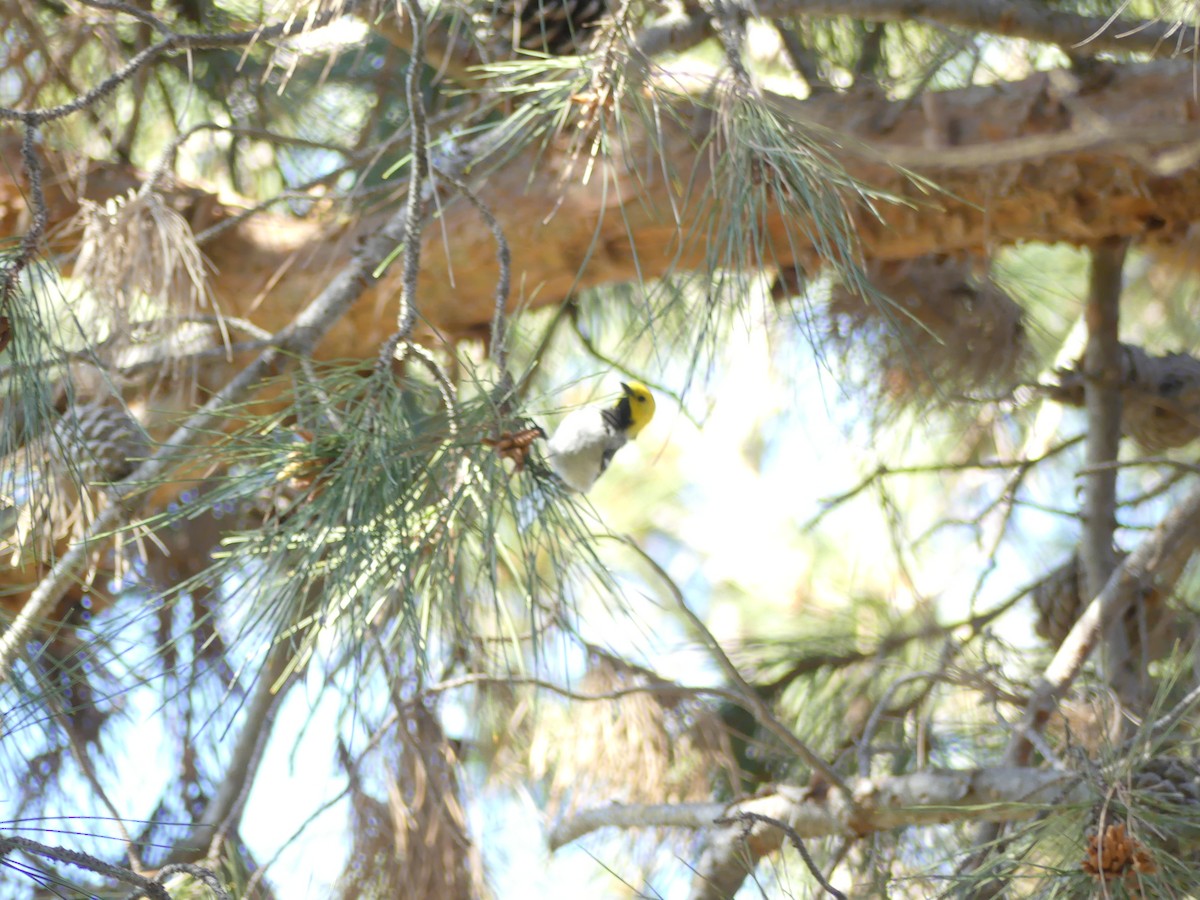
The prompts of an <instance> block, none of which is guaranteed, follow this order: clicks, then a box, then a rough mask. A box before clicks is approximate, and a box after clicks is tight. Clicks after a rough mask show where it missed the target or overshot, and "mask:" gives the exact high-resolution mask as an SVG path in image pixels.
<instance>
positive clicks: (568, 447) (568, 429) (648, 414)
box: [546, 381, 654, 494]
mask: <svg viewBox="0 0 1200 900" xmlns="http://www.w3.org/2000/svg"><path fill="white" fill-rule="evenodd" d="M652 418H654V395H653V394H651V393H650V389H649V388H648V387H646V386H645V385H644V384H642V383H641V382H640V381H631V382H628V383H626V382H622V383H621V397H620V399H618V400H617V402H616V403H615V404H614V405H612V406H609V407H600V406H585V407H583V408H582V409H577V410H575V411H574V412H572V413H570V414H569V415H568V416H567V417H566V418H565V419H563V420H562V424H560V425H559V426H558V428H557V429H556V430H555V432H554V436H553V437H552V438H550V440H549V442H548V443H547V445H546V449H547V453H546V458H547V461H548V462H549V463H550V468H551V469H553V470H554V472H555V474H556V475H558V477H559V478H560V479H561V480H562V481H563V483H564V484H566V485H567V487H569V488H571V489H572V490H576V491H579V492H580V493H581V494H582V493H586V492H587V491H588V490H589V489H590V488H591V486H592V485H593V484H595V483H596V479H597V478H599V477H600V476H601V475H603V474H604V470H605V469H607V468H608V464H609V463H610V462H611V461H612V458H613V454H615V453H616V452H617V451H618V450H620V449H621V448H622V447H623V446H625V444H626V442H628V441H629V440H630V439H632V438H635V437H637V436H638V433H639V432H641V430H642V429H643V428H645V427H646V425H647V424H649V422H650V420H651V419H652Z"/></svg>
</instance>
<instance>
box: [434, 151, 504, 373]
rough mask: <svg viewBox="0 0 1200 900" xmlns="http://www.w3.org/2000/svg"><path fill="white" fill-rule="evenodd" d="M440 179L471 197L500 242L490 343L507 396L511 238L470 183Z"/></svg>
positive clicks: (443, 174) (444, 174)
mask: <svg viewBox="0 0 1200 900" xmlns="http://www.w3.org/2000/svg"><path fill="white" fill-rule="evenodd" d="M435 172H436V174H437V176H438V178H440V179H441V180H443V181H445V182H447V183H448V184H450V185H452V186H453V187H454V189H455V190H456V191H458V192H459V193H460V194H462V195H463V196H464V197H466V198H467V201H468V202H469V203H470V204H471V205H472V206H474V207H475V209H476V210H478V211H479V215H480V217H482V219H483V220H484V221H485V222H486V223H487V226H488V228H489V229H491V232H492V237H493V238H495V240H496V263H497V265H498V266H499V269H500V272H499V275H498V276H497V278H496V305H495V310H494V311H493V313H492V334H491V339H490V341H489V343H490V347H489V350H490V352H491V354H492V359H493V360H495V362H496V368H497V369H499V370H500V381H501V384H502V385H504V392H505V394H507V393H508V390H509V388H510V385H508V384H507V382H508V380H509V374H508V335H507V327H508V320H507V313H508V295H509V293H510V292H511V283H512V274H511V273H512V251H511V250H509V247H508V239H507V238H505V237H504V229H503V228H502V227H501V225H500V222H499V220H498V219H497V218H496V217H495V215H493V214H492V211H491V209H489V208H488V205H487V204H486V203H484V202H483V201H482V200H481V199H479V197H478V195H476V194H475V192H474V191H472V190H471V189H470V188H469V187H467V185H466V183H465V182H463V181H461V180H460V179H458V178H457V177H456V176H455V175H453V174H451V173H449V172H445V171H443V170H441V169H436V170H435Z"/></svg>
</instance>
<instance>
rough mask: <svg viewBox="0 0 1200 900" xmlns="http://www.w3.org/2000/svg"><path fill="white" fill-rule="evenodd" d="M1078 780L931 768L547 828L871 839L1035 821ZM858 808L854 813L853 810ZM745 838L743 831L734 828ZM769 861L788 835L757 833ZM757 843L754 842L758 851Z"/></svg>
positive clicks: (634, 809) (609, 811)
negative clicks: (732, 821)
mask: <svg viewBox="0 0 1200 900" xmlns="http://www.w3.org/2000/svg"><path fill="white" fill-rule="evenodd" d="M1080 785H1081V782H1080V781H1079V777H1078V776H1077V775H1074V774H1072V773H1064V772H1056V771H1046V770H1044V769H1033V768H1018V767H1003V766H1002V767H995V768H989V769H930V770H927V771H924V772H917V773H914V774H911V775H895V776H885V777H880V778H874V779H860V780H858V781H856V782H854V783H853V796H847V795H845V794H844V793H843V792H842V791H840V790H839V789H838V788H836V787H835V788H831V789H830V790H829V791H828V792H827V793H823V794H817V793H814V792H812V791H810V790H809V789H807V788H798V787H791V786H787V785H781V786H780V787H779V789H778V790H777V792H776V793H774V794H770V795H767V796H765V797H755V798H753V799H750V800H743V801H739V802H737V803H731V804H724V803H681V804H655V805H650V806H643V805H638V804H619V805H612V806H602V807H595V808H593V809H587V810H583V811H581V812H579V813H576V814H574V815H572V816H569V817H568V818H566V819H564V820H563V821H561V822H559V823H558V824H557V825H555V826H554V828H552V829H551V830H550V835H549V843H550V848H551V849H552V850H557V849H558V848H560V847H563V846H565V845H567V844H569V843H572V842H573V841H577V840H579V839H580V838H581V837H583V836H585V835H587V834H590V833H592V832H593V831H597V830H599V829H601V828H622V829H632V828H656V827H666V828H688V829H693V830H697V829H705V828H711V827H712V826H713V824H714V822H715V821H716V820H717V819H718V818H721V817H723V816H724V817H729V818H734V817H736V816H737V815H738V814H739V813H742V812H752V813H757V814H759V815H763V816H768V817H770V818H773V819H778V820H779V821H781V822H786V823H787V824H788V825H789V826H790V827H791V828H793V829H795V831H796V833H797V834H798V835H800V837H802V838H820V837H830V836H833V835H845V834H858V835H864V834H872V833H874V832H878V831H889V830H891V829H893V828H905V827H913V826H924V825H935V824H944V823H947V822H962V821H984V820H986V821H994V822H1011V821H1017V820H1020V819H1028V818H1032V817H1033V816H1034V815H1036V814H1037V812H1038V805H1039V804H1044V803H1048V802H1051V801H1055V802H1058V803H1063V802H1070V801H1071V800H1072V799H1082V798H1079V797H1075V796H1074V795H1075V794H1076V793H1078V792H1079V787H1080ZM855 807H856V808H855ZM729 832H730V833H732V834H740V833H741V828H733V829H729ZM760 835H761V837H762V838H763V843H762V845H761V846H763V848H764V849H763V851H762V853H760V854H758V855H759V856H764V855H766V854H767V853H769V852H772V851H773V850H777V849H778V848H779V847H780V846H781V845H782V843H783V840H784V838H785V835H784V834H783V832H781V831H779V830H778V829H772V828H764V829H762V830H761V831H759V830H758V829H755V836H756V837H758V836H760ZM758 846H759V844H758V843H757V842H756V852H757V847H758Z"/></svg>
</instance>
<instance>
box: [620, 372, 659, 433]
mask: <svg viewBox="0 0 1200 900" xmlns="http://www.w3.org/2000/svg"><path fill="white" fill-rule="evenodd" d="M621 391H622V394H623V396H622V397H621V399H620V400H618V401H617V415H618V416H620V418H621V419H623V420H624V421H625V422H627V423H628V424H627V425H625V433H626V434H628V435H629V436H630V437H631V438H635V437H637V436H638V432H639V431H641V430H642V429H643V428H645V427H646V426H647V425H649V424H650V420H651V419H653V418H654V395H653V394H651V393H650V389H649V388H648V387H646V386H645V385H644V384H642V383H641V382H640V381H630V382H628V383H626V382H621Z"/></svg>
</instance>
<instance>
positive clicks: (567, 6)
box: [488, 0, 608, 56]
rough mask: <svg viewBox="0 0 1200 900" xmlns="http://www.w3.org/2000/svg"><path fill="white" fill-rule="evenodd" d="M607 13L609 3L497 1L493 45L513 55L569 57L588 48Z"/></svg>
mask: <svg viewBox="0 0 1200 900" xmlns="http://www.w3.org/2000/svg"><path fill="white" fill-rule="evenodd" d="M607 11H608V5H607V3H606V2H605V0H496V2H495V4H494V6H493V7H492V15H491V21H490V22H489V23H488V26H489V27H490V30H491V32H492V35H491V37H492V40H491V41H490V43H495V44H498V45H499V46H500V47H501V48H504V49H507V50H509V51H510V52H512V51H516V50H518V49H519V50H529V51H533V52H536V53H548V54H550V55H551V56H569V55H571V54H573V53H579V52H581V51H582V50H585V49H586V44H587V41H588V38H589V36H590V31H591V29H592V28H593V27H594V26H595V25H596V23H597V22H599V21H600V19H601V17H603V16H604V14H605V13H606V12H607Z"/></svg>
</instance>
